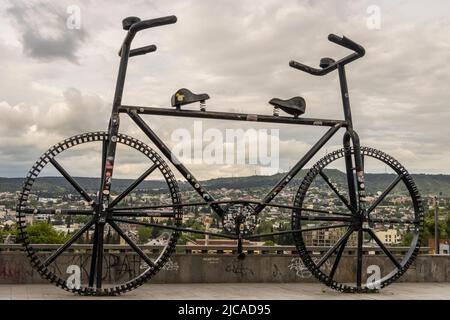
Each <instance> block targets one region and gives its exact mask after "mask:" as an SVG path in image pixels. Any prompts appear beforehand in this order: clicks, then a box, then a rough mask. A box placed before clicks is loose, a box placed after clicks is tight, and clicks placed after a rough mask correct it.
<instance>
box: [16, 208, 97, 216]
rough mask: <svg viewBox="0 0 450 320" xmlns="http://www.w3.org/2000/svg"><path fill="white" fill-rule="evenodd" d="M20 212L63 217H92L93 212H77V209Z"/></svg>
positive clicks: (33, 209)
mask: <svg viewBox="0 0 450 320" xmlns="http://www.w3.org/2000/svg"><path fill="white" fill-rule="evenodd" d="M21 212H23V213H25V214H63V215H80V216H89V215H93V214H94V211H93V210H90V209H88V210H77V209H47V208H28V207H27V208H24V209H22V210H21Z"/></svg>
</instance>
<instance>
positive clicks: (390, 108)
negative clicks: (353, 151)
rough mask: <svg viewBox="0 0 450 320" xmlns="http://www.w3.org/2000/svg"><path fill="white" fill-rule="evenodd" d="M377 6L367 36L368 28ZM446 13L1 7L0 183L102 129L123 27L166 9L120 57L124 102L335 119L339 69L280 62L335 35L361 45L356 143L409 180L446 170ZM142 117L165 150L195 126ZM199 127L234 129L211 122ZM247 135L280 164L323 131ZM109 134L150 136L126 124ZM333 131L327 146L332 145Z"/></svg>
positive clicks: (396, 5)
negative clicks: (186, 99)
mask: <svg viewBox="0 0 450 320" xmlns="http://www.w3.org/2000/svg"><path fill="white" fill-rule="evenodd" d="M73 6H76V7H75V8H79V10H80V18H81V20H80V22H81V25H80V28H79V29H69V28H67V19H68V18H70V13H71V12H72V11H70V8H74V7H73ZM374 6H375V7H374ZM68 8H69V11H68ZM377 10H379V11H377ZM68 12H69V13H68ZM378 12H379V17H380V24H379V28H377V25H376V23H375V25H374V24H373V21H375V20H373V19H374V18H376V15H377V13H378ZM449 13H450V3H449V2H448V1H446V0H441V1H439V0H436V1H412V0H408V1H406V0H404V1H400V0H397V1H392V0H389V1H375V0H371V1H356V0H354V1H306V0H305V1H300V0H297V1H294V0H284V1H275V0H274V1H269V0H260V1H253V0H247V1H246V0H241V1H223V0H215V1H207V0H191V1H189V0H184V1H151V0H133V1H106V0H100V1H93V0H92V1H91V0H86V1H75V0H70V1H65V0H63V1H32V0H30V1H8V0H4V1H1V2H0V28H1V30H2V32H1V33H0V58H1V59H0V61H1V62H0V74H1V79H2V81H1V85H0V114H1V119H0V176H7V177H20V176H24V175H25V174H26V172H27V171H28V169H29V167H31V165H32V164H33V163H34V161H35V160H36V159H37V158H38V157H39V156H40V155H41V154H42V153H43V152H44V151H45V150H46V149H47V148H48V147H49V146H51V145H53V144H55V143H57V142H58V141H60V140H62V139H64V138H66V137H68V136H71V135H74V134H77V133H80V132H86V131H94V130H104V129H106V125H107V121H108V117H109V114H108V112H109V110H110V106H111V101H112V96H113V91H114V84H115V77H116V74H117V67H118V62H119V59H118V57H117V51H118V48H119V46H120V43H121V41H122V38H123V37H124V34H125V32H124V31H123V30H122V28H121V20H122V19H123V18H124V17H126V16H131V15H137V16H140V17H141V18H144V19H148V18H154V17H159V16H166V15H171V14H174V15H176V16H177V17H178V23H177V24H175V25H171V26H165V27H161V28H156V29H152V30H147V31H145V32H142V33H141V34H139V35H138V37H137V38H136V41H135V46H142V45H148V44H152V43H154V44H156V45H157V46H158V51H157V52H156V53H154V54H151V55H146V56H141V57H136V58H133V59H132V61H131V62H130V67H129V75H128V78H127V84H126V92H125V95H124V103H126V104H136V105H148V106H167V107H168V106H169V103H170V96H171V95H172V94H173V93H174V92H175V91H176V90H177V89H178V88H182V87H187V88H190V89H191V90H192V91H194V92H198V93H202V92H206V93H208V94H209V95H210V96H211V100H209V101H208V109H209V110H219V111H238V112H249V113H261V114H271V112H272V109H271V107H270V106H269V105H268V103H267V101H268V100H270V99H271V98H273V97H280V98H289V97H293V96H296V95H301V96H303V97H304V98H305V99H306V103H307V109H306V114H305V115H304V116H307V117H323V118H341V117H342V110H341V106H340V101H341V100H340V95H339V94H340V93H339V89H338V86H337V85H338V82H337V75H336V74H335V73H333V74H330V75H328V76H326V77H313V76H311V75H307V74H305V73H302V72H300V71H296V70H294V69H291V68H289V67H288V61H289V60H291V59H295V60H297V61H301V62H304V63H306V64H309V65H312V66H318V63H319V59H320V58H321V57H324V56H329V57H333V58H340V57H342V56H344V55H346V54H348V53H349V52H348V50H346V49H343V48H340V47H338V46H336V45H334V44H332V43H330V42H328V41H327V35H328V34H329V33H336V34H338V35H346V36H347V37H349V38H351V39H354V40H355V41H357V42H359V43H361V44H362V45H363V46H364V47H365V48H366V51H367V55H366V56H365V57H364V58H363V59H361V60H358V61H356V62H354V63H352V64H351V65H349V66H348V68H347V74H348V81H349V87H350V98H351V102H352V106H353V117H354V123H355V129H356V130H357V131H358V132H359V134H360V136H361V140H362V144H363V145H367V146H372V147H375V148H378V149H381V150H384V151H385V152H387V153H389V154H392V155H393V156H395V157H396V158H397V159H398V160H399V161H400V162H402V163H403V164H404V165H405V166H406V167H407V168H408V169H409V171H411V172H415V173H450V125H449V124H450V65H449V60H450V59H449V58H450V40H449V39H450V14H449ZM374 14H375V16H374ZM370 26H372V27H370ZM374 26H375V28H374ZM192 108H197V106H192ZM146 119H147V120H148V122H149V124H150V126H151V127H152V128H154V130H155V131H156V132H157V133H158V134H160V135H161V137H163V139H164V140H165V141H167V143H168V144H169V145H170V146H173V145H174V143H175V142H174V141H172V140H171V135H172V133H173V130H174V129H177V128H185V129H187V130H190V131H192V128H193V124H194V122H193V120H192V121H191V120H187V119H178V118H157V117H146ZM203 126H204V128H205V129H207V128H219V129H220V130H224V129H226V128H245V126H244V123H237V124H234V123H229V122H226V123H225V122H217V121H205V122H204V123H203ZM255 128H266V129H272V128H273V129H275V128H277V129H279V130H280V139H281V141H280V159H281V160H280V163H281V170H286V169H288V168H289V167H290V166H292V165H293V164H295V162H296V159H298V157H299V155H301V154H303V153H304V152H305V151H306V150H307V149H308V147H310V146H311V144H312V143H313V142H314V141H315V140H317V139H318V138H319V137H320V135H321V134H323V132H324V129H323V128H309V127H300V128H298V127H294V128H292V127H289V126H284V125H279V126H275V125H257V126H256V127H255ZM121 130H122V131H123V132H126V133H127V134H130V135H133V136H137V137H139V138H141V139H142V140H144V141H148V139H146V138H145V137H143V135H142V134H141V133H140V132H139V131H138V130H137V128H136V126H135V125H134V124H133V123H131V121H130V120H129V119H126V118H125V117H123V121H122V128H121ZM341 137H342V136H341V135H339V136H338V137H336V139H333V140H332V141H330V143H329V144H328V145H327V146H326V150H328V151H331V150H333V149H337V148H339V144H340V142H341ZM324 152H325V150H324V151H323V152H321V153H320V154H319V156H323V154H324ZM79 160H80V161H77V163H74V164H73V166H74V167H73V168H71V170H73V171H72V172H75V173H77V172H81V171H83V172H84V174H86V175H89V174H90V173H91V172H90V171H89V170H91V169H92V170H93V171H92V172H94V171H95V172H97V171H98V168H93V167H94V165H93V166H92V168H90V167H89V166H86V164H89V156H88V155H87V156H86V158H85V159H84V160H83V159H82V158H81V159H79ZM82 164H85V166H84V167H83V166H82ZM189 167H190V168H192V171H193V172H194V173H198V177H199V178H201V179H205V178H210V177H219V176H231V175H249V174H253V173H254V172H255V167H252V166H242V165H226V166H224V167H223V168H220V170H219V169H218V167H217V166H214V165H209V166H201V165H199V164H193V165H191V166H189ZM127 168H128V170H136V171H137V172H138V169H139V168H138V166H128V167H127ZM120 172H121V171H120V170H119V173H120ZM122 173H123V172H122Z"/></svg>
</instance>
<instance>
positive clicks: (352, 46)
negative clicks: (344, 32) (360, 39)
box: [328, 33, 366, 58]
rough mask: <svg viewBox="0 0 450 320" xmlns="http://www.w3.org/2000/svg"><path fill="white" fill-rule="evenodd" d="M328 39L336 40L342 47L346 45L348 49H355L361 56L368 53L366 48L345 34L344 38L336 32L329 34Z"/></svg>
mask: <svg viewBox="0 0 450 320" xmlns="http://www.w3.org/2000/svg"><path fill="white" fill-rule="evenodd" d="M328 40H329V41H331V42H334V43H336V44H338V45H340V46H342V47H345V48H347V49H350V50H353V51H355V52H356V53H357V54H358V55H359V57H360V58H361V57H362V56H364V54H365V53H366V50H364V48H363V47H362V46H361V45H359V44H357V43H356V42H354V41H352V40H350V39H349V38H347V37H345V36H343V37H342V38H341V37H339V36H337V35H335V34H332V33H331V34H329V35H328Z"/></svg>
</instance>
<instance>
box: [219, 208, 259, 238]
mask: <svg viewBox="0 0 450 320" xmlns="http://www.w3.org/2000/svg"><path fill="white" fill-rule="evenodd" d="M222 224H223V230H224V232H225V233H227V234H235V235H238V236H240V237H245V236H248V235H250V234H252V233H253V232H254V231H255V229H256V224H257V216H256V214H255V211H254V209H253V207H252V206H250V205H249V204H247V203H242V204H241V203H239V204H230V205H229V206H228V207H227V208H226V209H225V214H224V216H223V220H222Z"/></svg>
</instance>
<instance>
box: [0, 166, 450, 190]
mask: <svg viewBox="0 0 450 320" xmlns="http://www.w3.org/2000/svg"><path fill="white" fill-rule="evenodd" d="M325 172H326V174H327V175H328V176H329V177H330V178H331V179H332V180H333V181H334V182H336V183H342V184H344V183H345V179H346V178H345V174H344V173H343V172H341V171H339V170H336V169H330V170H326V171H325ZM305 173H306V171H304V170H302V171H301V172H300V173H299V174H298V175H297V177H296V178H294V179H293V180H292V181H291V183H290V184H291V185H299V184H300V183H301V181H302V179H303V176H304V175H305ZM283 176H284V174H282V173H278V174H275V175H271V176H249V177H235V178H217V179H210V180H206V181H203V182H202V185H203V186H204V187H206V188H208V189H211V190H213V189H219V188H227V189H238V188H242V189H249V188H270V187H271V186H273V185H274V184H275V183H276V182H277V181H279V180H280V179H281V178H282V177H283ZM413 178H414V181H415V182H416V183H417V186H418V187H419V190H420V192H421V193H422V194H423V195H435V194H442V195H444V196H445V195H449V196H450V175H443V174H437V175H431V174H414V175H413ZM393 179H394V176H393V175H392V174H385V173H377V174H367V175H366V185H367V187H368V188H369V190H368V191H371V190H383V189H384V187H385V186H387V185H388V184H389V183H390V182H391V181H392V180H393ZM76 180H77V181H78V182H79V183H80V184H81V185H82V186H83V187H84V188H85V189H86V190H88V191H91V192H92V191H94V190H97V189H98V187H99V184H100V181H99V179H98V178H85V177H79V178H76ZM132 182H133V180H131V179H114V182H113V186H114V190H115V191H117V192H120V191H122V190H124V189H125V188H126V187H128V186H129V185H130V184H131V183H132ZM22 183H23V178H1V177H0V192H15V191H18V190H20V189H21V187H22ZM179 185H180V188H181V189H182V190H183V189H187V188H190V187H189V185H188V184H187V183H186V182H182V181H179ZM34 188H36V189H35V190H40V191H43V192H46V191H47V192H52V193H56V194H57V193H64V192H67V191H68V190H71V187H70V185H69V183H68V182H67V181H66V180H65V179H64V178H63V177H43V178H39V179H37V180H36V183H35V186H34ZM161 188H165V183H164V182H163V181H155V180H149V181H144V182H142V183H141V184H140V185H139V187H138V189H139V190H155V189H161Z"/></svg>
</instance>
